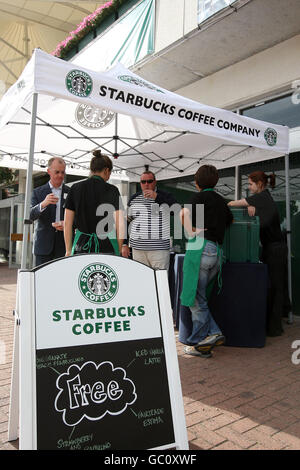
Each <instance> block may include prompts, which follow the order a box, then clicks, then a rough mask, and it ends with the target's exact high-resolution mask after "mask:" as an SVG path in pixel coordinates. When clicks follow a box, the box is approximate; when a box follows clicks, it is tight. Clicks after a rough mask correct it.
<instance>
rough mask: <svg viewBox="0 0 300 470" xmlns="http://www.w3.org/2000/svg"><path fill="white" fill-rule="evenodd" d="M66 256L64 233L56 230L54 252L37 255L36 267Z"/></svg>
mask: <svg viewBox="0 0 300 470" xmlns="http://www.w3.org/2000/svg"><path fill="white" fill-rule="evenodd" d="M65 254H66V250H65V244H64V232H62V231H59V230H56V231H55V234H54V245H53V250H52V252H51V253H49V254H48V255H35V266H40V265H41V264H44V263H48V262H49V261H53V260H55V259H58V258H63V257H64V256H65Z"/></svg>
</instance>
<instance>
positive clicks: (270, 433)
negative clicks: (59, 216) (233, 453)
mask: <svg viewBox="0 0 300 470" xmlns="http://www.w3.org/2000/svg"><path fill="white" fill-rule="evenodd" d="M16 274H17V273H16V270H12V269H11V270H9V269H8V268H7V266H4V265H0V450H4V449H6V450H14V449H17V448H18V441H15V442H12V443H9V442H7V427H8V408H9V394H10V375H11V360H12V347H13V325H14V320H13V316H12V310H13V309H14V306H15V294H16ZM296 340H298V341H299V346H298V348H299V354H297V350H296V349H292V343H293V342H294V341H296ZM3 350H4V352H5V355H4V356H3V354H2V356H1V352H2V353H3ZM293 353H294V356H295V359H296V360H297V359H298V358H299V365H297V364H293V362H292V354H293ZM178 356H179V366H180V373H181V381H182V389H183V396H184V404H185V414H186V422H187V429H188V436H189V444H190V449H191V450H202V449H203V450H206V449H213V450H223V449H230V450H241V449H255V450H257V449H260V450H261V449H267V450H273V449H274V450H279V449H286V450H287V449H291V450H292V449H297V450H299V449H300V406H299V405H300V319H298V318H297V317H296V318H295V321H294V323H293V324H292V325H285V334H284V335H283V336H281V337H279V338H268V339H267V344H266V346H265V347H264V348H261V349H248V348H230V347H226V346H222V347H219V348H216V349H215V352H214V357H213V358H211V359H201V358H198V357H192V356H186V355H183V354H182V345H181V344H180V343H178ZM296 362H297V361H296Z"/></svg>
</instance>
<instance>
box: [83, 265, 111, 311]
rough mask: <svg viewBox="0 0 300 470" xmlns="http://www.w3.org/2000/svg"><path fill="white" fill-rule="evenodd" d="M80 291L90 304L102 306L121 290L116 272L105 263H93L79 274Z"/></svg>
mask: <svg viewBox="0 0 300 470" xmlns="http://www.w3.org/2000/svg"><path fill="white" fill-rule="evenodd" d="M78 283H79V290H80V292H81V294H82V295H83V296H84V297H85V298H86V299H87V300H89V301H90V302H93V303H96V304H101V303H106V302H109V301H110V300H112V299H113V298H114V297H115V295H116V293H117V292H118V288H119V281H118V277H117V275H116V273H115V271H114V270H113V269H112V268H111V267H110V266H108V265H107V264H103V263H92V264H89V265H88V266H86V267H85V268H84V269H83V270H82V271H81V273H80V274H79V279H78Z"/></svg>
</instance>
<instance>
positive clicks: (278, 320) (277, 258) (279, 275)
mask: <svg viewBox="0 0 300 470" xmlns="http://www.w3.org/2000/svg"><path fill="white" fill-rule="evenodd" d="M268 183H269V185H270V187H271V189H274V187H275V175H274V173H272V174H270V175H266V174H265V173H264V172H263V171H254V172H253V173H251V174H250V175H249V177H248V187H249V190H250V192H251V193H252V195H251V196H247V197H246V198H244V199H240V200H237V201H231V202H229V203H228V205H229V206H231V207H233V206H235V207H247V208H248V213H249V215H250V216H254V215H256V216H258V217H259V222H260V242H261V244H262V261H263V262H264V263H266V264H267V266H268V272H269V278H270V290H269V296H268V297H269V298H268V309H267V324H266V330H267V335H268V336H280V335H281V334H282V333H283V328H282V317H283V315H284V313H285V306H286V305H287V295H288V294H287V292H286V290H287V289H286V284H287V283H286V275H287V254H288V250H287V245H286V243H285V241H284V238H283V235H282V232H281V228H280V218H279V213H278V209H277V206H276V204H275V202H274V200H273V198H272V196H271V194H270V191H269V190H268V189H267V185H268ZM288 303H289V300H288Z"/></svg>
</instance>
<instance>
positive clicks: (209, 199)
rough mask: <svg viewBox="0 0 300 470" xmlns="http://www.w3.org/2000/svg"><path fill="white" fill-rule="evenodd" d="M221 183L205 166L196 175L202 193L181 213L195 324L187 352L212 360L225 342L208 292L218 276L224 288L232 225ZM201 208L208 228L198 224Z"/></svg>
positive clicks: (186, 296) (186, 283)
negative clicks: (226, 249)
mask: <svg viewBox="0 0 300 470" xmlns="http://www.w3.org/2000/svg"><path fill="white" fill-rule="evenodd" d="M218 179H219V176H218V172H217V169H216V168H215V167H214V166H212V165H203V166H201V167H200V168H199V169H198V171H197V173H196V175H195V182H196V187H197V189H198V191H199V192H198V193H197V194H195V196H194V197H193V199H192V201H191V208H192V210H191V211H190V210H189V209H187V208H184V209H182V211H181V219H182V223H183V225H184V227H185V231H186V233H187V234H188V236H189V241H188V244H187V251H186V254H185V258H184V265H183V288H182V293H181V304H182V305H185V306H188V307H189V308H190V310H191V317H192V323H193V328H192V331H191V334H190V336H189V337H187V338H186V341H185V344H186V345H187V346H186V347H185V349H184V351H185V353H186V354H191V355H197V356H201V357H211V349H212V348H213V347H214V346H218V345H221V344H223V343H224V341H225V338H224V336H223V335H222V332H221V330H220V328H219V327H218V325H217V324H216V322H215V321H214V319H213V317H212V315H211V313H210V311H209V308H208V304H207V289H208V288H209V287H210V282H211V281H212V280H213V279H214V278H215V276H216V275H217V274H218V272H219V276H218V282H219V286H220V281H221V276H220V271H221V265H222V249H221V246H222V243H223V238H224V234H225V228H226V226H227V225H229V224H230V223H231V222H232V214H231V212H230V210H229V209H228V207H227V204H226V202H225V200H224V199H223V198H222V197H221V196H220V195H219V194H217V193H216V192H215V191H214V187H215V185H216V184H217V182H218ZM199 205H202V208H203V209H204V228H203V224H202V223H201V221H199V220H197V207H198V209H199V207H200V206H199ZM201 226H202V227H201Z"/></svg>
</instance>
